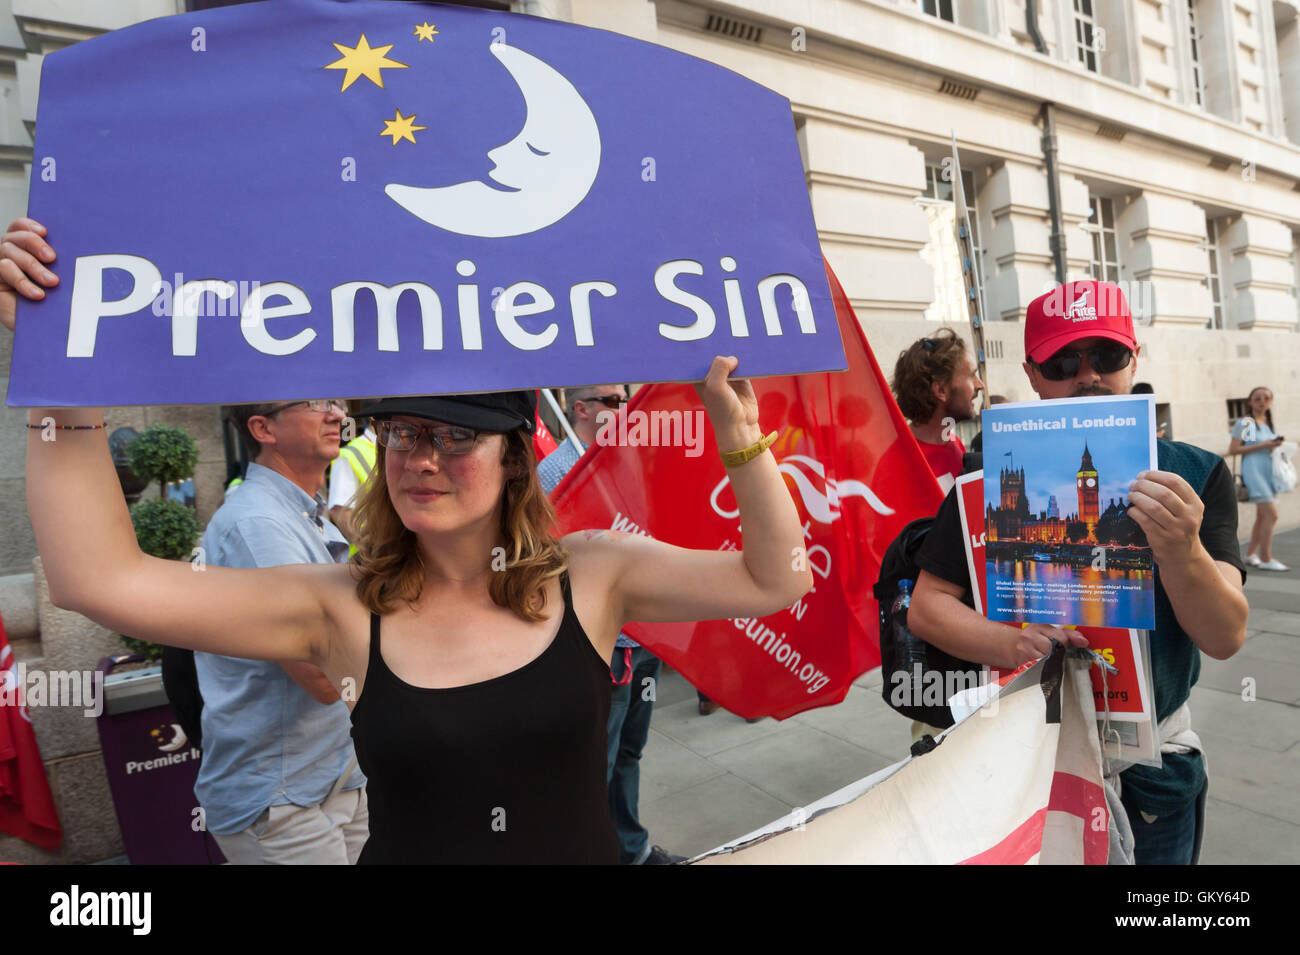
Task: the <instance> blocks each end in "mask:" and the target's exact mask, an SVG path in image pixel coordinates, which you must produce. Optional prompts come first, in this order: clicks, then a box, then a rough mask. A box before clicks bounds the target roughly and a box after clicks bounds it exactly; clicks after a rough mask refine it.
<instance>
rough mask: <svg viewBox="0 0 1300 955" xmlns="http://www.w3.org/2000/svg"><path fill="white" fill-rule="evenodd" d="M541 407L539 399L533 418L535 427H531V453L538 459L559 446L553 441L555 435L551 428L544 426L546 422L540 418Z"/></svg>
mask: <svg viewBox="0 0 1300 955" xmlns="http://www.w3.org/2000/svg"><path fill="white" fill-rule="evenodd" d="M540 397H541V396H540V395H539V396H538V398H539V399H540ZM541 408H542V406H541V401H540V400H539V401H538V404H537V412H536V418H535V421H536V427H535V428H534V429H533V453H534V454H536V455H537V460H538V461H540V460H541V459H542V458H544V457H546V456H547V455H548V454H550V453H551V452H552V451H554V450H555V449H556V448H557V447H559V445H558V444H556V442H555V436H554V435H552V434H551V429H550V428H548V427H546V422H545V421H543V420H542V410H541Z"/></svg>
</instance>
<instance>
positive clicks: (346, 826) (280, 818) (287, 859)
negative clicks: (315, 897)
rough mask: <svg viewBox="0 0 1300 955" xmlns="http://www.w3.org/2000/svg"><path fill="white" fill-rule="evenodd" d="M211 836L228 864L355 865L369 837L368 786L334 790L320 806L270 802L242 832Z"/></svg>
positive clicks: (213, 834)
mask: <svg viewBox="0 0 1300 955" xmlns="http://www.w3.org/2000/svg"><path fill="white" fill-rule="evenodd" d="M349 771H350V770H349ZM212 837H213V838H214V839H216V840H217V845H219V846H220V847H221V851H222V853H223V854H224V855H225V857H226V860H227V861H228V862H229V863H230V864H231V865H355V864H356V861H357V857H358V856H359V855H361V847H362V846H364V845H365V844H366V839H368V838H369V837H370V812H369V807H368V805H367V803H366V789H365V787H364V786H362V787H361V788H360V789H352V790H348V791H347V792H333V793H331V794H330V795H329V796H328V797H327V798H326V799H325V801H324V802H323V803H321V804H320V805H319V806H295V805H293V804H292V803H289V804H286V805H283V806H272V807H270V808H269V809H267V810H266V811H265V812H263V813H262V815H260V816H258V817H257V819H256V821H254V823H253V824H252V825H251V826H249V827H248V828H247V829H245V830H244V831H243V832H233V833H230V834H229V835H217V834H216V833H215V832H214V833H212Z"/></svg>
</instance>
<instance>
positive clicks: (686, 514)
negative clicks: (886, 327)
mask: <svg viewBox="0 0 1300 955" xmlns="http://www.w3.org/2000/svg"><path fill="white" fill-rule="evenodd" d="M826 271H827V275H828V277H829V279H830V285H831V292H832V297H833V300H834V303H835V315H836V318H837V320H838V322H839V327H840V335H841V336H842V338H843V339H844V352H845V356H846V358H847V360H848V371H847V372H843V373H835V374H811V375H798V376H792V377H775V378H763V379H760V380H755V381H754V382H753V385H754V391H755V393H756V394H757V396H758V407H759V423H760V425H761V427H762V428H763V430H764V432H770V431H771V430H773V429H776V430H777V431H778V432H779V436H778V438H777V442H776V444H774V445H773V446H772V453H773V454H774V455H775V456H776V461H777V464H778V466H779V467H780V470H781V473H782V474H783V475H784V477H785V481H786V484H787V485H788V486H789V488H790V491H791V496H792V497H793V498H794V500H795V503H796V506H797V507H798V509H799V516H800V519H801V520H802V522H803V532H804V545H805V547H806V550H807V560H808V566H809V568H810V569H811V570H812V572H813V579H814V586H813V589H812V590H811V591H809V592H808V593H807V594H806V595H805V596H803V597H801V598H800V599H799V600H797V601H795V603H794V605H793V606H791V607H788V608H786V609H784V610H781V611H778V612H777V613H774V614H770V615H768V616H766V617H762V618H756V619H748V618H737V619H727V620H707V621H701V622H698V623H696V622H691V623H654V624H641V623H637V624H629V625H628V626H627V627H626V628H625V630H626V632H627V633H628V635H629V636H631V637H632V638H633V639H635V640H637V641H638V642H640V643H642V644H644V645H645V646H646V647H647V648H649V649H650V650H651V651H652V652H654V653H655V654H656V655H658V656H659V657H661V658H662V659H663V660H665V661H667V663H668V664H669V665H670V666H672V667H673V668H674V669H676V670H678V671H679V672H680V673H681V674H682V675H683V676H685V677H686V679H687V680H689V681H690V682H691V683H692V684H694V685H695V686H696V687H697V688H698V689H700V690H702V691H703V692H704V693H706V694H708V696H709V697H710V698H711V699H713V700H716V701H717V702H718V703H720V704H722V705H723V706H725V707H726V708H727V709H729V710H731V711H732V712H733V713H736V714H738V715H740V716H744V717H757V716H775V717H776V718H778V719H784V718H786V717H789V716H793V715H794V714H796V713H799V712H801V711H803V710H806V709H811V708H813V707H818V706H829V705H831V704H834V703H838V702H839V701H840V700H842V699H844V697H845V695H847V693H848V690H849V686H850V685H851V684H852V682H853V680H854V679H855V678H856V677H858V676H859V675H860V674H862V673H863V672H865V671H867V670H869V669H871V668H872V667H875V666H879V665H880V648H879V628H878V624H877V617H876V602H875V600H874V598H873V597H872V595H871V587H872V585H873V584H874V583H875V581H876V577H877V575H878V573H879V570H880V559H881V557H882V556H883V555H884V552H885V549H886V548H887V547H888V546H889V544H890V543H891V542H892V541H893V539H894V538H895V537H896V536H897V535H898V533H899V531H901V530H902V529H903V527H904V526H906V525H907V524H908V522H910V521H912V520H915V519H916V518H918V517H924V516H928V515H932V514H934V513H935V512H936V511H937V510H938V508H939V504H940V503H941V502H942V500H943V493H942V491H941V490H940V489H939V485H938V484H937V483H936V481H935V480H934V476H933V475H932V474H931V472H930V468H929V465H927V464H926V461H925V458H924V457H923V455H922V454H921V450H920V448H919V447H918V446H917V444H916V440H915V439H914V438H913V437H912V433H911V431H910V430H909V429H908V427H907V424H906V422H905V421H904V420H903V416H902V414H901V413H900V412H899V410H898V405H897V404H896V403H895V402H894V398H893V395H892V394H890V391H889V388H888V386H887V385H886V383H885V379H884V377H883V376H882V375H881V373H880V367H879V366H878V365H877V364H876V359H875V357H874V356H873V355H872V353H871V347H870V346H869V345H868V344H867V339H866V336H865V334H864V333H863V331H862V326H861V325H860V324H859V323H858V319H857V316H856V315H855V314H854V313H853V308H852V307H851V306H850V305H849V301H848V299H847V297H845V295H844V290H843V289H842V288H841V287H840V283H839V281H838V280H837V279H836V278H835V275H834V273H833V272H831V270H830V266H829V265H827V267H826ZM740 371H741V373H743V371H744V369H743V368H742V369H740ZM624 426H626V432H625V433H620V434H619V435H618V439H617V441H616V442H613V443H609V444H606V445H597V446H595V447H592V448H589V449H588V450H587V452H586V454H584V455H583V457H582V459H581V460H580V461H579V462H578V463H577V464H576V465H575V466H574V467H573V469H572V470H571V471H570V472H569V473H568V474H567V475H566V476H565V478H564V480H563V481H561V482H560V484H559V486H558V487H557V488H556V489H555V492H554V494H553V495H552V501H553V502H554V504H555V508H556V511H557V512H558V514H559V530H560V531H561V532H562V533H568V532H571V531H575V530H581V529H585V528H597V527H600V528H612V529H615V530H622V531H628V532H632V533H642V534H647V535H649V536H651V537H654V538H656V539H657V540H662V541H666V542H668V543H672V544H676V545H679V546H682V547H692V548H700V549H706V550H713V549H716V550H738V549H740V547H741V527H740V523H739V511H738V510H737V507H736V500H735V496H734V495H733V494H732V491H731V488H730V486H729V482H728V478H727V474H726V471H725V470H724V469H723V467H722V461H721V459H720V457H719V455H718V447H717V443H716V441H715V439H714V436H713V429H712V428H711V427H710V426H709V424H708V419H707V417H706V416H705V413H704V410H703V406H702V405H701V404H700V402H699V400H698V398H697V397H696V395H695V391H694V389H693V388H692V387H691V386H690V385H681V384H667V385H650V386H647V387H645V388H642V389H641V390H640V391H638V392H637V394H636V396H635V397H634V398H633V399H632V401H631V403H630V404H629V405H628V408H627V413H626V419H625V421H624V422H621V423H620V425H619V429H620V432H621V431H622V429H623V428H624ZM674 429H676V430H674ZM665 434H667V435H668V436H669V438H670V440H667V441H665ZM612 437H613V434H612V432H611V438H612ZM728 450H731V449H728Z"/></svg>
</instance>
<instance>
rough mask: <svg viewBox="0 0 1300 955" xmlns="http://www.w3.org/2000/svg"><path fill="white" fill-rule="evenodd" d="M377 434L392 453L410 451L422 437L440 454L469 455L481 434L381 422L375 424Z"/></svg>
mask: <svg viewBox="0 0 1300 955" xmlns="http://www.w3.org/2000/svg"><path fill="white" fill-rule="evenodd" d="M375 433H376V434H377V435H378V436H379V440H380V441H381V442H383V445H384V447H386V448H388V449H389V450H390V451H410V450H411V449H412V448H414V447H415V445H416V443H417V442H418V441H419V440H420V436H421V435H423V436H424V437H426V438H428V439H429V444H430V446H432V447H433V449H434V450H435V451H437V452H438V453H439V454H468V453H469V452H470V451H473V450H474V442H475V441H477V440H478V435H479V433H478V432H477V431H474V430H472V429H470V428H459V427H456V426H454V425H453V426H450V427H448V426H446V425H440V426H438V427H436V428H434V427H429V426H428V425H418V424H403V423H402V422H400V421H379V422H376V424H375Z"/></svg>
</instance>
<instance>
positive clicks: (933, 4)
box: [921, 0, 957, 23]
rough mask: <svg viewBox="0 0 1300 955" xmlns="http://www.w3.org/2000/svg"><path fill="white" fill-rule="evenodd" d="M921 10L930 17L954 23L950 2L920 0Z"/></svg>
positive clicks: (944, 0)
mask: <svg viewBox="0 0 1300 955" xmlns="http://www.w3.org/2000/svg"><path fill="white" fill-rule="evenodd" d="M921 9H922V10H924V11H925V12H926V13H928V14H929V15H930V16H932V17H938V18H939V19H940V20H947V21H948V22H949V23H956V22H957V20H956V19H955V18H954V17H953V14H952V0H921Z"/></svg>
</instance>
